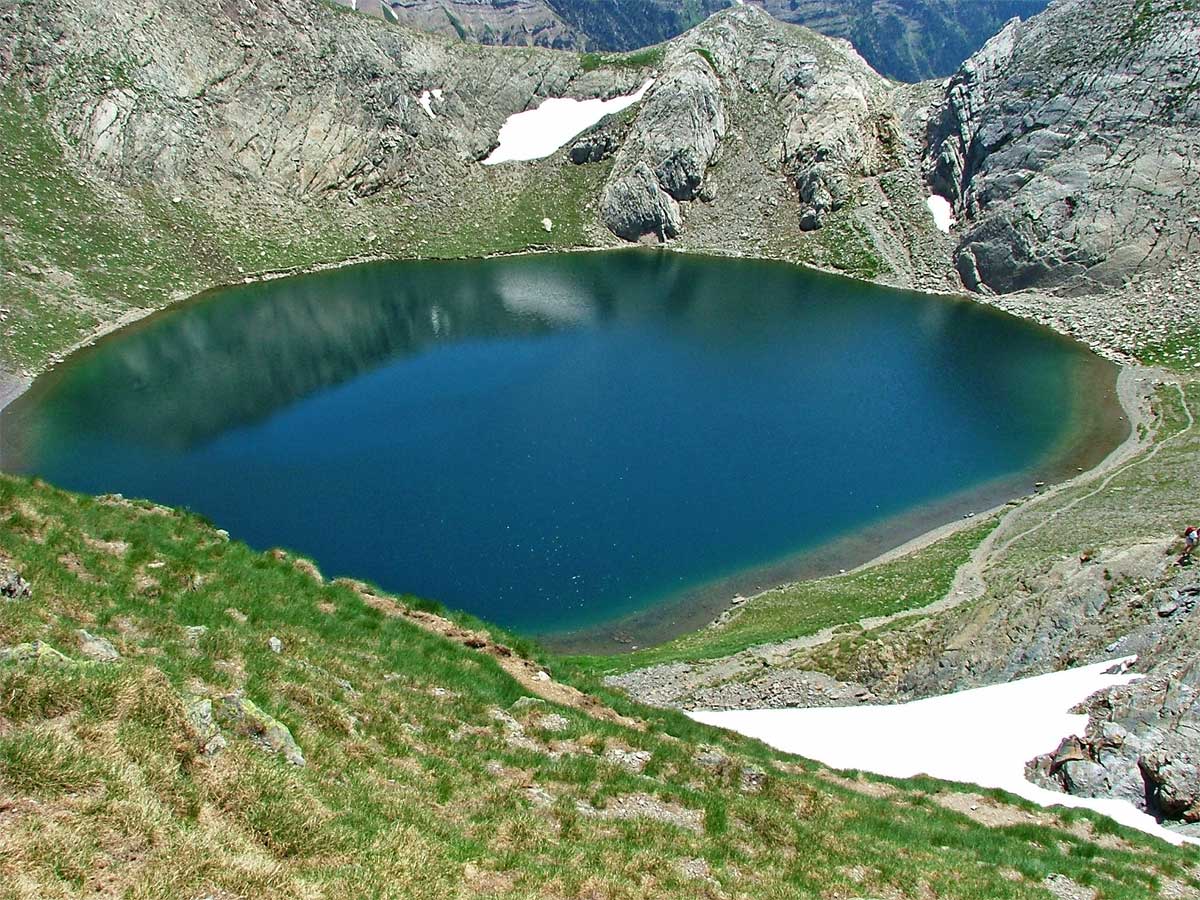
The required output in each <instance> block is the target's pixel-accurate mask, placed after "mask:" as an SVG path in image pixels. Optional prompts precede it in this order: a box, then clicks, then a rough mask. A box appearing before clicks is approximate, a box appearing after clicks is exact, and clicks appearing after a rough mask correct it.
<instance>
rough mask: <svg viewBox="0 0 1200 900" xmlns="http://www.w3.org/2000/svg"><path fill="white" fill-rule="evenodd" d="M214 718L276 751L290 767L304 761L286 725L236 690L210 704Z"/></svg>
mask: <svg viewBox="0 0 1200 900" xmlns="http://www.w3.org/2000/svg"><path fill="white" fill-rule="evenodd" d="M213 709H214V712H215V716H216V720H217V721H218V722H220V723H221V724H222V725H225V726H226V727H227V728H230V729H232V730H233V731H234V732H235V733H237V734H241V735H243V736H245V737H248V738H250V740H251V741H253V742H254V743H255V744H257V745H258V746H259V747H261V748H262V749H263V750H266V751H267V752H269V753H277V754H279V755H280V756H282V757H283V758H284V759H286V760H287V761H288V762H290V763H291V764H292V765H293V766H303V765H304V764H305V760H304V754H303V753H302V752H301V751H300V746H299V745H298V744H297V743H296V740H295V738H293V737H292V733H291V731H289V730H288V727H287V726H286V725H284V724H283V723H282V722H280V721H279V720H278V719H276V718H274V717H273V716H270V715H268V714H267V713H265V712H263V711H262V710H261V709H260V708H259V707H258V706H257V705H256V704H255V703H254V702H253V701H252V700H248V699H247V698H246V697H245V696H244V695H243V694H242V693H241V692H240V691H238V692H236V693H233V694H227V695H226V696H224V697H221V698H220V699H218V700H217V701H216V702H215V703H214V704H213Z"/></svg>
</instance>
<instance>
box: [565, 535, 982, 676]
mask: <svg viewBox="0 0 1200 900" xmlns="http://www.w3.org/2000/svg"><path fill="white" fill-rule="evenodd" d="M995 527H996V520H995V519H994V518H993V519H987V520H984V521H981V522H980V523H979V524H978V525H975V526H973V527H971V528H965V529H962V530H960V531H957V532H955V533H953V534H951V535H949V536H947V537H944V538H942V539H941V540H939V541H936V542H935V543H932V544H930V545H929V546H928V547H924V548H922V549H920V550H917V551H914V552H912V553H909V554H907V555H905V556H902V557H900V558H898V559H895V560H892V561H890V562H886V563H883V564H881V565H876V566H870V567H869V568H866V569H862V570H859V571H855V572H852V573H849V574H846V575H831V576H829V577H827V578H818V579H814V580H811V581H801V582H797V583H795V584H789V585H784V586H783V587H779V588H775V589H774V590H770V591H765V592H764V593H762V594H758V595H757V596H755V597H752V598H750V599H749V600H748V601H746V602H745V603H744V604H742V605H741V606H738V607H736V608H735V610H734V611H733V613H732V615H730V616H729V617H728V618H727V619H724V620H723V621H721V622H720V624H717V625H713V626H712V627H709V628H705V629H702V630H700V631H694V632H691V633H689V634H685V635H683V636H681V637H678V638H676V639H674V640H672V641H668V642H667V643H665V644H659V645H658V646H655V647H647V648H645V649H643V650H637V651H634V652H633V653H626V654H622V655H620V656H577V657H571V658H570V663H571V665H573V666H578V667H579V668H580V669H581V670H583V671H587V672H594V673H605V674H609V673H615V672H628V671H631V670H633V669H640V668H643V667H645V666H652V665H658V664H660V663H669V662H682V661H688V660H700V659H715V658H717V657H721V656H728V655H730V654H733V653H737V652H739V651H741V650H745V649H747V648H749V647H753V646H756V645H759V644H768V643H776V642H779V641H785V640H788V639H790V638H799V637H806V636H808V635H813V634H817V633H818V632H820V631H822V630H824V629H826V628H834V627H836V626H839V625H844V624H848V623H852V622H857V621H858V620H859V619H864V618H869V617H874V616H888V615H892V614H894V613H898V612H903V611H905V610H909V609H919V608H921V607H922V606H928V605H929V604H930V603H933V602H935V601H937V600H940V599H941V598H942V597H944V596H945V595H946V592H947V591H948V590H949V588H950V584H951V582H953V581H954V573H955V572H956V571H957V570H958V567H959V566H961V565H962V564H963V563H964V562H966V560H967V558H968V557H969V556H970V554H971V551H972V550H973V549H974V548H975V547H976V546H977V545H978V544H979V542H980V541H982V540H983V539H984V537H986V536H987V534H988V533H989V532H990V531H991V530H992V529H993V528H995Z"/></svg>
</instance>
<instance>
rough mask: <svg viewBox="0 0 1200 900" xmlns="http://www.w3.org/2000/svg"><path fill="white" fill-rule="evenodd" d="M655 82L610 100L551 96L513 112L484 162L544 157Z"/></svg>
mask: <svg viewBox="0 0 1200 900" xmlns="http://www.w3.org/2000/svg"><path fill="white" fill-rule="evenodd" d="M652 84H654V79H652V78H651V79H648V80H647V81H646V83H645V84H643V85H642V86H641V87H640V88H638V89H637V90H636V91H634V92H633V93H632V94H626V95H625V96H623V97H613V98H612V99H610V100H575V99H573V98H571V97H558V98H551V99H549V100H543V101H542V104H541V105H540V106H538V107H537V108H536V109H527V110H526V111H525V112H519V113H514V114H513V115H511V116H509V117H508V119H507V120H506V121H505V123H504V124H503V125H502V126H500V134H499V140H500V146H498V147H497V148H496V149H495V150H493V151H492V152H491V155H490V156H488V158H487V159H485V160H484V161H483V163H484V165H487V166H494V165H496V164H497V163H503V162H521V161H525V160H531V159H543V158H544V157H547V156H549V155H550V154H551V153H553V152H554V151H555V150H557V149H558V148H559V147H561V146H562V145H563V144H565V143H566V142H567V141H569V140H571V138H573V137H575V135H577V134H579V133H580V132H581V131H586V130H587V129H589V128H591V127H592V126H593V125H595V124H596V123H597V122H599V121H600V120H601V119H603V118H604V117H605V116H607V115H611V114H612V113H616V112H620V111H621V110H623V109H627V108H628V107H630V106H632V105H633V104H635V103H637V102H638V101H639V100H641V99H642V96H643V95H644V94H645V93H646V91H647V90H649V89H650V86H651V85H652Z"/></svg>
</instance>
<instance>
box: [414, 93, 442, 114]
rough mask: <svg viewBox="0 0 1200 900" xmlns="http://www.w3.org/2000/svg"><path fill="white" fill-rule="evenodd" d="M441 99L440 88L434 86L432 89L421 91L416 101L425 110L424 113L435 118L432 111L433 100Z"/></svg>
mask: <svg viewBox="0 0 1200 900" xmlns="http://www.w3.org/2000/svg"><path fill="white" fill-rule="evenodd" d="M441 99H442V90H441V88H434V89H433V90H432V91H421V96H420V97H418V98H417V102H418V103H420V104H421V109H423V110H425V114H426V115H427V116H429V118H431V119H436V118H437V116H436V115H434V112H433V101H434V100H441Z"/></svg>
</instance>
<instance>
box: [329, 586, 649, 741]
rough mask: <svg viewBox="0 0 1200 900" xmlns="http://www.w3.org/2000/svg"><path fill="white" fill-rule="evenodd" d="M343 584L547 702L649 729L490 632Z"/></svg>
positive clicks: (371, 605) (372, 590)
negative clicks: (492, 664) (480, 657)
mask: <svg viewBox="0 0 1200 900" xmlns="http://www.w3.org/2000/svg"><path fill="white" fill-rule="evenodd" d="M339 583H341V584H345V585H347V586H348V587H350V588H351V589H352V590H353V591H354V592H355V593H356V594H358V596H359V597H360V598H362V601H363V602H364V603H366V604H367V606H370V607H372V608H373V609H377V610H379V611H380V612H382V613H383V614H384V615H388V616H394V617H396V618H401V619H405V620H406V621H409V622H412V623H413V624H414V625H416V626H417V627H418V628H422V629H424V630H425V631H429V632H432V633H433V634H437V635H440V636H441V637H444V638H446V639H447V640H450V641H453V642H454V643H456V644H461V645H462V646H464V647H467V648H469V649H471V650H476V651H478V652H480V653H485V654H487V655H488V656H490V657H492V658H493V659H494V660H496V663H497V664H498V665H499V666H500V668H502V669H503V670H504V671H505V672H507V673H508V674H509V675H510V676H512V678H513V679H514V680H515V681H516V682H517V683H518V684H520V685H521V687H523V688H525V690H527V691H529V693H531V694H534V695H535V696H538V697H541V698H542V699H543V700H548V701H550V702H551V703H558V704H560V705H562V706H570V707H574V708H575V709H579V710H582V711H583V712H585V713H587V714H588V715H590V716H592V717H593V718H596V719H602V720H603V721H606V722H613V723H615V724H618V725H624V726H626V727H627V728H634V729H637V730H639V731H641V730H644V728H645V725H644V724H643V723H642V722H640V721H638V720H636V719H631V718H629V717H628V716H623V715H621V714H620V713H618V712H617V711H616V710H614V709H612V708H611V707H609V706H605V705H604V704H603V703H601V702H600V701H599V700H598V699H596V698H595V697H593V696H591V695H590V694H585V693H583V691H580V690H579V689H578V688H575V687H572V686H571V685H569V684H563V683H562V682H561V681H555V680H554V679H553V678H552V677H551V676H550V674H549V673H548V672H546V671H545V670H544V669H543V668H542V667H541V666H539V665H538V664H537V663H536V662H534V661H533V660H531V659H526V658H525V657H523V656H519V655H518V654H517V653H515V652H514V651H513V649H512V648H511V647H508V646H506V645H504V644H501V643H499V642H498V641H496V640H494V639H493V638H492V636H491V635H490V634H488V633H487V632H486V631H477V630H475V629H472V628H465V627H463V626H461V625H457V624H455V623H454V622H452V621H450V620H449V619H447V618H446V617H445V616H439V615H438V614H437V613H431V612H425V611H423V610H418V609H410V608H408V607H407V606H404V605H403V604H402V603H399V602H397V601H396V600H393V599H392V598H391V597H387V596H385V595H383V594H379V593H376V591H375V590H374V588H372V587H371V586H370V585H368V584H365V583H363V582H361V581H353V580H351V579H339Z"/></svg>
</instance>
